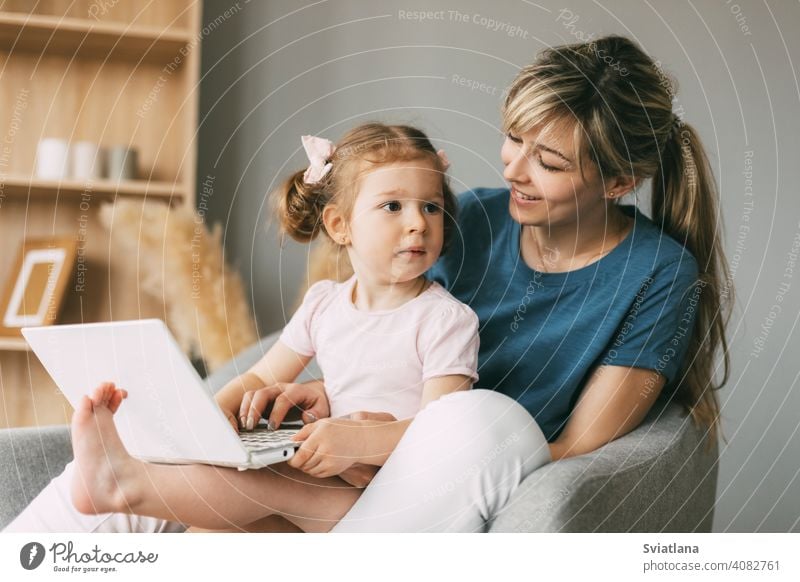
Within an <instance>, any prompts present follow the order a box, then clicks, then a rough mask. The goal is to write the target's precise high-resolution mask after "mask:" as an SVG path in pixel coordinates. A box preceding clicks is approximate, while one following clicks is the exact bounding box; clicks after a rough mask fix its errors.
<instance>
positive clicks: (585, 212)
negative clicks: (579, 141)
mask: <svg viewBox="0 0 800 582" xmlns="http://www.w3.org/2000/svg"><path fill="white" fill-rule="evenodd" d="M500 157H501V159H502V160H503V165H504V166H505V169H504V170H503V177H504V178H505V179H506V180H507V181H508V182H509V184H510V185H511V199H510V201H509V212H510V213H511V216H512V218H513V219H514V220H515V221H517V222H519V223H520V224H522V225H530V226H544V225H549V226H560V225H565V224H574V223H575V222H576V221H577V220H578V216H590V215H592V214H594V213H595V212H602V209H603V206H605V204H606V200H605V199H604V197H603V193H604V192H605V191H606V188H607V187H609V185H610V182H611V181H609V183H608V184H607V183H605V182H604V181H603V179H602V178H601V176H600V173H599V171H598V170H597V168H596V166H595V165H594V164H593V163H588V164H584V176H583V177H582V176H581V173H580V169H579V168H578V162H577V156H576V152H575V147H574V144H573V140H572V130H571V128H568V127H567V128H563V129H558V130H554V131H550V132H548V133H547V135H546V136H545V135H540V132H538V131H536V130H531V131H527V132H525V133H523V134H520V135H514V134H508V135H507V136H506V139H505V142H503V147H502V149H501V151H500Z"/></svg>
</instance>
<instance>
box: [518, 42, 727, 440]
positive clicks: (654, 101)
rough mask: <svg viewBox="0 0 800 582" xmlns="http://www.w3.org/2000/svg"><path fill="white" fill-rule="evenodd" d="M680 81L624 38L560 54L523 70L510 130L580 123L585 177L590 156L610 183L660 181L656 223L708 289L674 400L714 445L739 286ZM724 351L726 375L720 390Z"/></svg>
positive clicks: (577, 134) (577, 131)
mask: <svg viewBox="0 0 800 582" xmlns="http://www.w3.org/2000/svg"><path fill="white" fill-rule="evenodd" d="M675 87H676V86H675V83H674V82H673V81H672V80H671V79H670V78H668V77H667V75H665V74H664V73H663V71H662V70H661V68H660V65H659V64H658V63H656V62H654V61H653V60H652V59H651V58H650V57H649V56H647V54H645V53H644V52H643V51H642V50H641V49H640V48H639V47H638V46H637V45H636V44H634V43H633V42H631V41H630V40H628V39H627V38H624V37H620V36H607V37H604V38H600V39H597V40H595V41H591V42H586V43H580V44H573V45H566V46H559V47H553V48H550V49H547V50H545V51H544V52H543V53H542V54H541V55H540V56H539V57H538V58H537V59H536V61H535V62H534V63H533V64H532V65H530V66H528V67H525V68H524V69H522V71H520V73H519V74H518V75H517V77H516V79H515V80H514V83H513V84H512V86H511V88H510V89H509V92H508V95H507V97H506V100H505V104H504V107H503V124H504V129H505V131H509V132H513V133H517V134H519V133H525V132H527V131H530V130H531V129H533V128H541V129H542V130H544V131H547V129H548V128H552V127H553V126H554V125H555V124H561V123H564V122H568V123H571V124H572V126H573V130H574V133H573V137H574V139H575V144H576V149H577V151H578V165H579V168H580V169H581V172H583V171H584V168H585V167H586V166H585V164H586V159H587V157H588V158H589V159H590V160H591V162H592V163H594V164H595V166H596V167H597V169H598V170H599V172H600V174H601V176H603V177H604V178H608V177H614V176H632V177H634V178H635V179H636V180H637V181H639V180H641V179H644V178H652V185H653V196H652V206H653V208H652V219H653V222H654V223H655V224H656V225H658V226H660V227H661V229H662V230H663V231H664V232H665V233H667V234H668V235H670V236H671V237H672V238H674V239H675V240H677V241H679V242H680V243H682V244H683V245H684V246H685V247H686V248H687V249H688V250H689V251H690V252H691V253H692V254H693V255H694V257H695V259H696V260H697V264H698V268H699V272H700V274H699V278H700V280H699V281H698V286H699V288H700V290H701V294H700V298H699V306H698V310H697V315H696V320H695V327H694V331H693V333H692V335H691V338H690V340H689V347H688V350H687V356H686V361H685V362H684V365H683V369H682V370H681V371H680V375H679V378H681V382H680V385H679V386H678V389H677V392H676V398H677V399H678V400H679V401H680V402H681V404H683V405H684V407H685V408H686V409H687V410H688V411H689V412H690V413H691V415H692V417H693V418H694V420H695V423H696V424H698V425H700V426H704V427H706V428H707V430H708V432H709V437H710V438H709V443H711V442H716V441H715V439H716V435H717V431H718V422H719V401H718V398H717V395H716V390H718V389H719V388H721V387H722V386H723V385H724V384H725V383H726V382H727V380H728V378H729V375H730V358H729V355H728V343H727V339H726V337H725V328H726V326H727V324H728V320H729V319H730V306H731V305H732V304H733V288H732V286H731V284H730V275H729V271H728V266H727V261H726V260H725V256H724V253H723V249H722V243H721V241H720V234H721V233H720V228H719V226H720V224H721V217H720V215H719V213H718V207H717V190H716V184H715V182H714V178H713V174H712V172H711V168H710V166H709V163H708V159H707V157H706V154H705V151H704V149H703V146H702V144H701V143H700V139H699V137H698V135H697V133H696V132H695V130H694V129H693V128H692V127H691V126H689V125H688V124H687V123H685V122H684V121H682V120H681V119H680V118H679V117H678V116H677V115H675V113H673V111H672V101H673V97H674V95H675ZM720 346H721V347H722V356H723V364H724V373H723V377H722V380H721V382H720V383H719V384H717V385H715V384H714V375H715V374H714V372H715V363H714V362H715V355H716V351H717V348H718V347H720Z"/></svg>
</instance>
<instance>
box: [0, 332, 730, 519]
mask: <svg viewBox="0 0 800 582" xmlns="http://www.w3.org/2000/svg"><path fill="white" fill-rule="evenodd" d="M274 341H275V336H274V335H273V336H269V337H267V338H264V339H263V340H261V342H259V343H258V344H256V345H253V346H252V347H250V348H249V349H247V350H245V351H244V352H242V353H241V354H240V355H239V356H237V357H236V358H234V359H233V360H231V362H229V363H228V364H227V365H226V366H224V367H223V368H222V369H220V370H218V371H217V372H215V373H214V374H212V375H211V376H209V378H208V379H207V383H208V387H209V389H210V390H212V391H216V390H217V389H219V388H220V387H222V386H223V385H224V384H225V383H226V382H227V381H228V380H229V379H230V378H233V377H234V376H236V375H237V374H239V373H241V372H243V371H245V370H246V369H247V368H249V367H250V366H251V365H252V364H253V363H255V362H256V360H258V358H260V357H261V355H262V354H263V353H264V352H265V351H266V349H267V348H268V347H269V345H271V344H272V343H273V342H274ZM317 373H318V371H317V370H316V369H314V367H313V366H312V367H310V368H309V369H308V370H306V372H305V373H304V375H303V377H302V379H307V378H310V377H312V376H314V375H315V374H317ZM705 440H706V438H705V435H704V434H703V432H702V431H700V430H698V429H696V428H695V427H694V425H693V423H692V422H691V419H689V418H688V417H687V416H686V415H685V414H684V413H683V412H682V411H681V408H680V407H679V406H678V405H677V404H675V403H666V402H661V401H659V402H657V403H656V405H655V406H654V407H653V410H652V411H651V412H650V414H649V415H648V416H647V418H646V419H645V421H644V422H643V423H642V425H641V426H639V427H638V428H637V429H636V430H634V431H633V432H631V433H629V434H627V435H625V436H624V437H622V438H620V439H617V440H616V441H614V442H612V443H609V444H607V445H606V446H604V447H601V448H600V449H598V450H597V451H595V452H593V453H590V454H587V455H581V456H578V457H572V458H569V459H565V460H562V461H556V462H554V463H550V464H548V465H545V466H544V467H541V468H540V469H538V470H537V471H536V472H534V473H533V474H532V475H530V476H529V477H528V479H527V480H526V481H525V482H524V483H523V484H522V486H521V487H520V488H519V489H518V490H517V492H516V493H515V495H514V496H513V498H512V500H511V502H510V503H509V504H508V506H507V507H506V508H505V509H504V510H503V511H502V512H501V513H500V515H498V516H496V518H495V519H494V521H493V522H492V523H491V524H490V526H491V527H490V531H492V532H594V531H603V532H627V531H635V532H691V531H697V532H709V531H711V522H712V518H713V513H714V497H715V493H716V483H717V461H718V454H717V445H716V443H713V445H712V446H711V447H710V449H709V450H706V449H707V448H708V447H706V445H705ZM71 458H72V448H71V444H70V439H69V430H68V428H67V427H66V426H51V427H41V428H20V429H6V430H0V529H2V528H3V527H5V525H6V524H8V523H9V522H10V521H11V520H12V519H13V518H14V517H15V516H16V515H17V514H18V513H19V512H20V511H22V509H23V508H24V507H25V506H26V505H27V504H28V503H30V501H31V500H32V499H33V498H34V497H35V496H36V495H37V493H38V492H39V491H41V489H42V488H43V487H44V486H45V485H46V484H47V483H48V482H49V481H50V479H52V478H53V477H55V476H56V475H58V474H59V473H60V472H61V470H62V469H63V467H64V465H65V464H66V463H67V462H69V460H70V459H71Z"/></svg>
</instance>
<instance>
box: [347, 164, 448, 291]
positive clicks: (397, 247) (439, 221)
mask: <svg viewBox="0 0 800 582" xmlns="http://www.w3.org/2000/svg"><path fill="white" fill-rule="evenodd" d="M443 207H444V196H443V194H442V174H441V173H440V172H439V170H438V169H437V168H436V167H435V166H434V164H433V163H432V162H430V161H428V160H412V161H409V162H400V163H395V164H386V165H382V166H379V167H378V168H376V169H375V170H373V171H371V172H369V173H368V174H366V175H365V176H362V177H361V180H360V185H359V190H358V194H357V195H356V200H355V204H354V206H353V211H352V215H351V219H350V220H349V221H348V225H347V230H348V234H349V245H348V248H349V251H350V260H351V262H352V264H353V268H354V269H355V271H356V273H357V274H358V275H359V277H364V276H367V277H370V279H371V280H372V281H373V282H374V283H380V284H387V283H388V284H393V283H403V282H406V281H411V280H413V279H416V278H417V277H419V276H420V275H422V274H423V273H425V271H427V270H428V269H429V268H430V267H431V266H433V264H434V263H435V262H436V260H437V259H438V258H439V254H440V253H441V252H442V244H443V242H444V211H443Z"/></svg>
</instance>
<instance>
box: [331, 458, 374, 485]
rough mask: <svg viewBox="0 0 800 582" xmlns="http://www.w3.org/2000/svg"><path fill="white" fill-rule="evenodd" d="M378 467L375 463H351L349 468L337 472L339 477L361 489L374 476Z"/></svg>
mask: <svg viewBox="0 0 800 582" xmlns="http://www.w3.org/2000/svg"><path fill="white" fill-rule="evenodd" d="M379 470H380V467H377V466H375V465H365V464H364V463H353V464H352V465H351V466H350V468H349V469H345V470H344V471H342V472H341V473H339V479H341V480H342V481H344V482H345V483H349V484H350V485H352V486H353V487H357V488H358V489H363V488H364V487H366V486H367V485H369V484H370V483H371V482H372V480H373V479H374V478H375V475H376V474H377V473H378V471H379Z"/></svg>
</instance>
